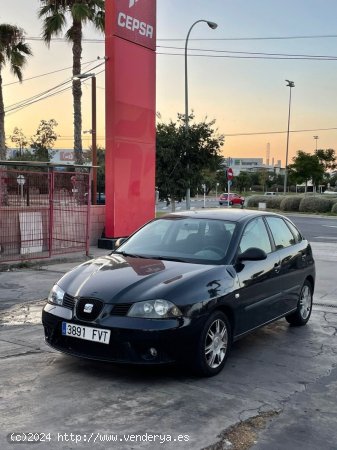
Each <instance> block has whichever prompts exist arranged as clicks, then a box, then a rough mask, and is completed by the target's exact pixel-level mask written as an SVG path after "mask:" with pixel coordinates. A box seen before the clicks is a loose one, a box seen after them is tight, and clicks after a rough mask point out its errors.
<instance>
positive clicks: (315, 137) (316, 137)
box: [314, 136, 319, 153]
mask: <svg viewBox="0 0 337 450" xmlns="http://www.w3.org/2000/svg"><path fill="white" fill-rule="evenodd" d="M314 139H315V141H316V153H317V141H318V139H319V136H314Z"/></svg>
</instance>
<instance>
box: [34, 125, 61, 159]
mask: <svg viewBox="0 0 337 450" xmlns="http://www.w3.org/2000/svg"><path fill="white" fill-rule="evenodd" d="M57 125H58V124H57V122H56V120H55V119H50V120H41V122H40V124H39V126H38V128H37V130H36V133H35V135H34V136H33V137H32V138H31V144H30V146H31V148H32V149H33V154H34V158H33V159H34V160H35V161H50V158H51V156H52V153H51V151H52V148H53V147H54V145H55V142H56V140H57V134H56V132H55V130H54V128H55V127H56V126H57Z"/></svg>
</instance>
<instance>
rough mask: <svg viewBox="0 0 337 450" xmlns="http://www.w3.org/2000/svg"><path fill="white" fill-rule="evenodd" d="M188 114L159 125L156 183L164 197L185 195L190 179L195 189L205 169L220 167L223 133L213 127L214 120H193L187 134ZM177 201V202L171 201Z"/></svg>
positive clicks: (194, 190) (212, 170) (193, 190)
mask: <svg viewBox="0 0 337 450" xmlns="http://www.w3.org/2000/svg"><path fill="white" fill-rule="evenodd" d="M184 119H185V116H184V115H181V114H178V121H177V122H176V123H174V122H173V121H170V122H169V123H168V124H165V123H159V124H158V125H157V167H156V168H157V170H156V185H157V186H158V189H159V192H160V196H161V197H162V198H163V197H164V198H167V197H171V198H172V199H174V198H177V199H182V198H183V197H184V196H185V192H186V187H187V185H188V183H189V185H190V187H191V192H192V193H193V192H196V190H197V188H198V187H199V186H200V184H201V183H202V180H203V173H206V171H211V172H216V171H217V170H220V169H221V161H222V158H221V156H220V149H221V146H222V145H223V142H224V137H223V136H222V135H218V134H217V130H215V129H214V125H215V121H214V120H213V121H207V118H206V119H205V120H204V121H203V122H199V123H195V122H193V119H194V117H193V115H192V116H191V122H190V125H189V132H188V136H187V137H186V130H185V122H184ZM172 204H173V205H174V203H172Z"/></svg>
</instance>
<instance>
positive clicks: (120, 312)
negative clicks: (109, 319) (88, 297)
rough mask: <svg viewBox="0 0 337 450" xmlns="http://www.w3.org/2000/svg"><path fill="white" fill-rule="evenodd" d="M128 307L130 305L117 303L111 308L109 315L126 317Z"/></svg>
mask: <svg viewBox="0 0 337 450" xmlns="http://www.w3.org/2000/svg"><path fill="white" fill-rule="evenodd" d="M130 307H131V304H130V303H119V304H117V305H114V306H113V308H112V310H111V313H110V314H111V315H112V316H126V315H127V313H128V312H129V309H130Z"/></svg>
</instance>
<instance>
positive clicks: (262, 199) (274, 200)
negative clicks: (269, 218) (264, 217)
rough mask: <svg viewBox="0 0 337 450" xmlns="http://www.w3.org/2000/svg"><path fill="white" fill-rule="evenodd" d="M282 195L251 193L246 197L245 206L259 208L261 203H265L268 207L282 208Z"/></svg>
mask: <svg viewBox="0 0 337 450" xmlns="http://www.w3.org/2000/svg"><path fill="white" fill-rule="evenodd" d="M282 199H283V196H282V195H251V196H250V197H248V198H247V199H246V203H245V206H248V207H251V208H258V206H259V203H265V204H266V207H267V208H268V209H280V205H281V201H282Z"/></svg>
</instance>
